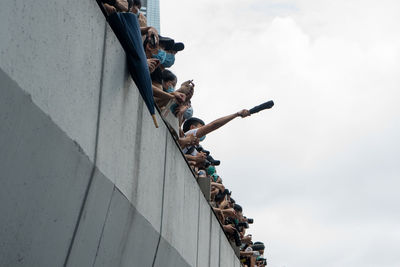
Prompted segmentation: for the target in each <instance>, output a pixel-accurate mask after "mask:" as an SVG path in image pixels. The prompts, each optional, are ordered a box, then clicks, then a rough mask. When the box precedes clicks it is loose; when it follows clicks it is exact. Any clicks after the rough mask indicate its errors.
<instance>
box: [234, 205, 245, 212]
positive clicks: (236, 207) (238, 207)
mask: <svg viewBox="0 0 400 267" xmlns="http://www.w3.org/2000/svg"><path fill="white" fill-rule="evenodd" d="M233 209H234V210H235V211H237V212H242V211H243V209H242V206H240V205H239V204H236V203H235V204H233Z"/></svg>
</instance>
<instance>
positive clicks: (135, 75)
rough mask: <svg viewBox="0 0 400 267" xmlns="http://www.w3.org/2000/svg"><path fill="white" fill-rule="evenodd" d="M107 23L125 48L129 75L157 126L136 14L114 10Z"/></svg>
mask: <svg viewBox="0 0 400 267" xmlns="http://www.w3.org/2000/svg"><path fill="white" fill-rule="evenodd" d="M108 23H109V24H110V26H111V28H112V29H113V31H114V33H115V35H116V36H117V38H118V40H119V42H120V43H121V45H122V47H123V48H124V50H125V53H126V57H127V62H128V69H129V72H130V74H131V77H132V79H133V81H134V82H135V84H136V86H137V88H138V89H139V92H140V94H141V95H142V97H143V100H144V102H145V103H146V106H147V109H148V110H149V112H150V114H151V115H152V117H153V121H154V124H155V125H156V127H158V125H157V121H156V118H155V115H154V113H155V110H154V98H153V89H152V87H151V78H150V72H149V67H148V65H147V58H146V54H145V52H144V48H143V43H142V35H141V33H140V26H139V23H138V20H137V18H136V15H135V14H132V13H117V12H115V13H113V14H111V15H110V16H108Z"/></svg>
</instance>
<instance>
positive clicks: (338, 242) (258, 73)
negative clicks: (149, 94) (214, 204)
mask: <svg viewBox="0 0 400 267" xmlns="http://www.w3.org/2000/svg"><path fill="white" fill-rule="evenodd" d="M162 4H163V3H162ZM161 8H162V30H163V34H164V35H167V36H171V37H173V38H175V39H177V40H182V41H184V42H185V45H186V48H185V50H184V51H183V52H182V53H180V54H178V55H177V61H176V64H175V66H174V67H173V71H175V72H176V74H177V75H178V79H180V81H183V80H186V79H192V78H193V79H195V82H196V92H195V96H194V99H193V103H194V108H195V116H199V117H202V118H203V119H205V120H206V121H211V120H213V119H215V118H217V117H218V116H223V115H226V114H228V113H230V112H232V113H233V112H236V111H237V110H239V109H241V108H250V107H252V106H254V105H256V104H259V103H260V102H263V101H266V100H269V99H273V100H274V101H275V103H276V106H275V107H274V108H273V109H272V110H268V111H264V112H261V113H259V114H255V115H253V116H251V117H250V118H248V119H245V120H241V119H236V120H235V121H233V122H231V123H230V124H229V125H227V126H225V127H224V128H221V130H219V132H218V133H213V134H210V135H209V136H208V137H207V139H206V141H205V146H206V147H207V149H209V150H211V151H212V153H213V156H214V157H215V158H218V159H221V160H222V166H221V167H220V168H218V170H219V172H220V174H221V175H222V177H223V178H224V182H225V184H226V185H227V187H228V188H230V189H231V190H233V191H234V198H235V199H236V200H237V201H238V202H240V203H241V204H243V206H244V208H245V210H246V211H247V213H248V216H249V217H254V218H255V224H254V226H253V227H252V228H251V232H252V233H253V236H254V237H256V238H257V239H261V240H264V241H266V242H267V243H268V248H269V249H268V252H267V253H268V254H267V256H268V257H269V259H270V263H269V266H273V267H274V266H307V267H312V266H318V267H319V266H352V267H356V266H363V267H364V266H398V265H399V264H400V259H399V256H398V253H397V252H396V251H395V248H396V247H398V246H399V245H400V234H399V228H398V222H399V215H398V214H400V213H399V208H397V206H396V204H395V203H398V202H399V201H400V197H399V195H398V193H397V190H396V189H397V188H399V185H400V182H399V181H398V177H400V175H399V174H400V166H398V164H397V161H398V158H399V156H400V155H399V154H400V152H398V151H400V141H399V138H398V136H399V135H400V106H399V105H398V103H397V102H398V99H399V97H400V92H399V88H400V53H399V51H400V32H399V31H398V25H399V24H400V17H399V16H398V10H400V2H398V1H389V0H388V1H379V2H376V1H343V0H341V1H334V2H332V1H305V0H302V1H300V0H298V1H277V0H276V1H268V2H266V1H261V0H259V1H256V0H252V1H227V0H225V1H201V2H193V1H173V0H170V1H168V3H165V4H164V5H162V6H161ZM385 241H387V242H385ZM374 251H375V253H374ZM377 259H381V261H378V260H377Z"/></svg>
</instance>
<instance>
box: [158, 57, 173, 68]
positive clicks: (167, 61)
mask: <svg viewBox="0 0 400 267" xmlns="http://www.w3.org/2000/svg"><path fill="white" fill-rule="evenodd" d="M174 63H175V55H174V54H170V53H166V56H165V60H164V62H162V63H161V64H162V65H163V66H164V67H165V68H169V67H171V66H172V65H174Z"/></svg>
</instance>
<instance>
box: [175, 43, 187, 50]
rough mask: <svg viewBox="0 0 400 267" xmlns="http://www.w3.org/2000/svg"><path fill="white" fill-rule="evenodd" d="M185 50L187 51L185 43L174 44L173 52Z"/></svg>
mask: <svg viewBox="0 0 400 267" xmlns="http://www.w3.org/2000/svg"><path fill="white" fill-rule="evenodd" d="M183 49H185V45H184V44H183V43H175V44H174V48H173V50H175V51H176V52H178V51H182V50H183Z"/></svg>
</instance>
